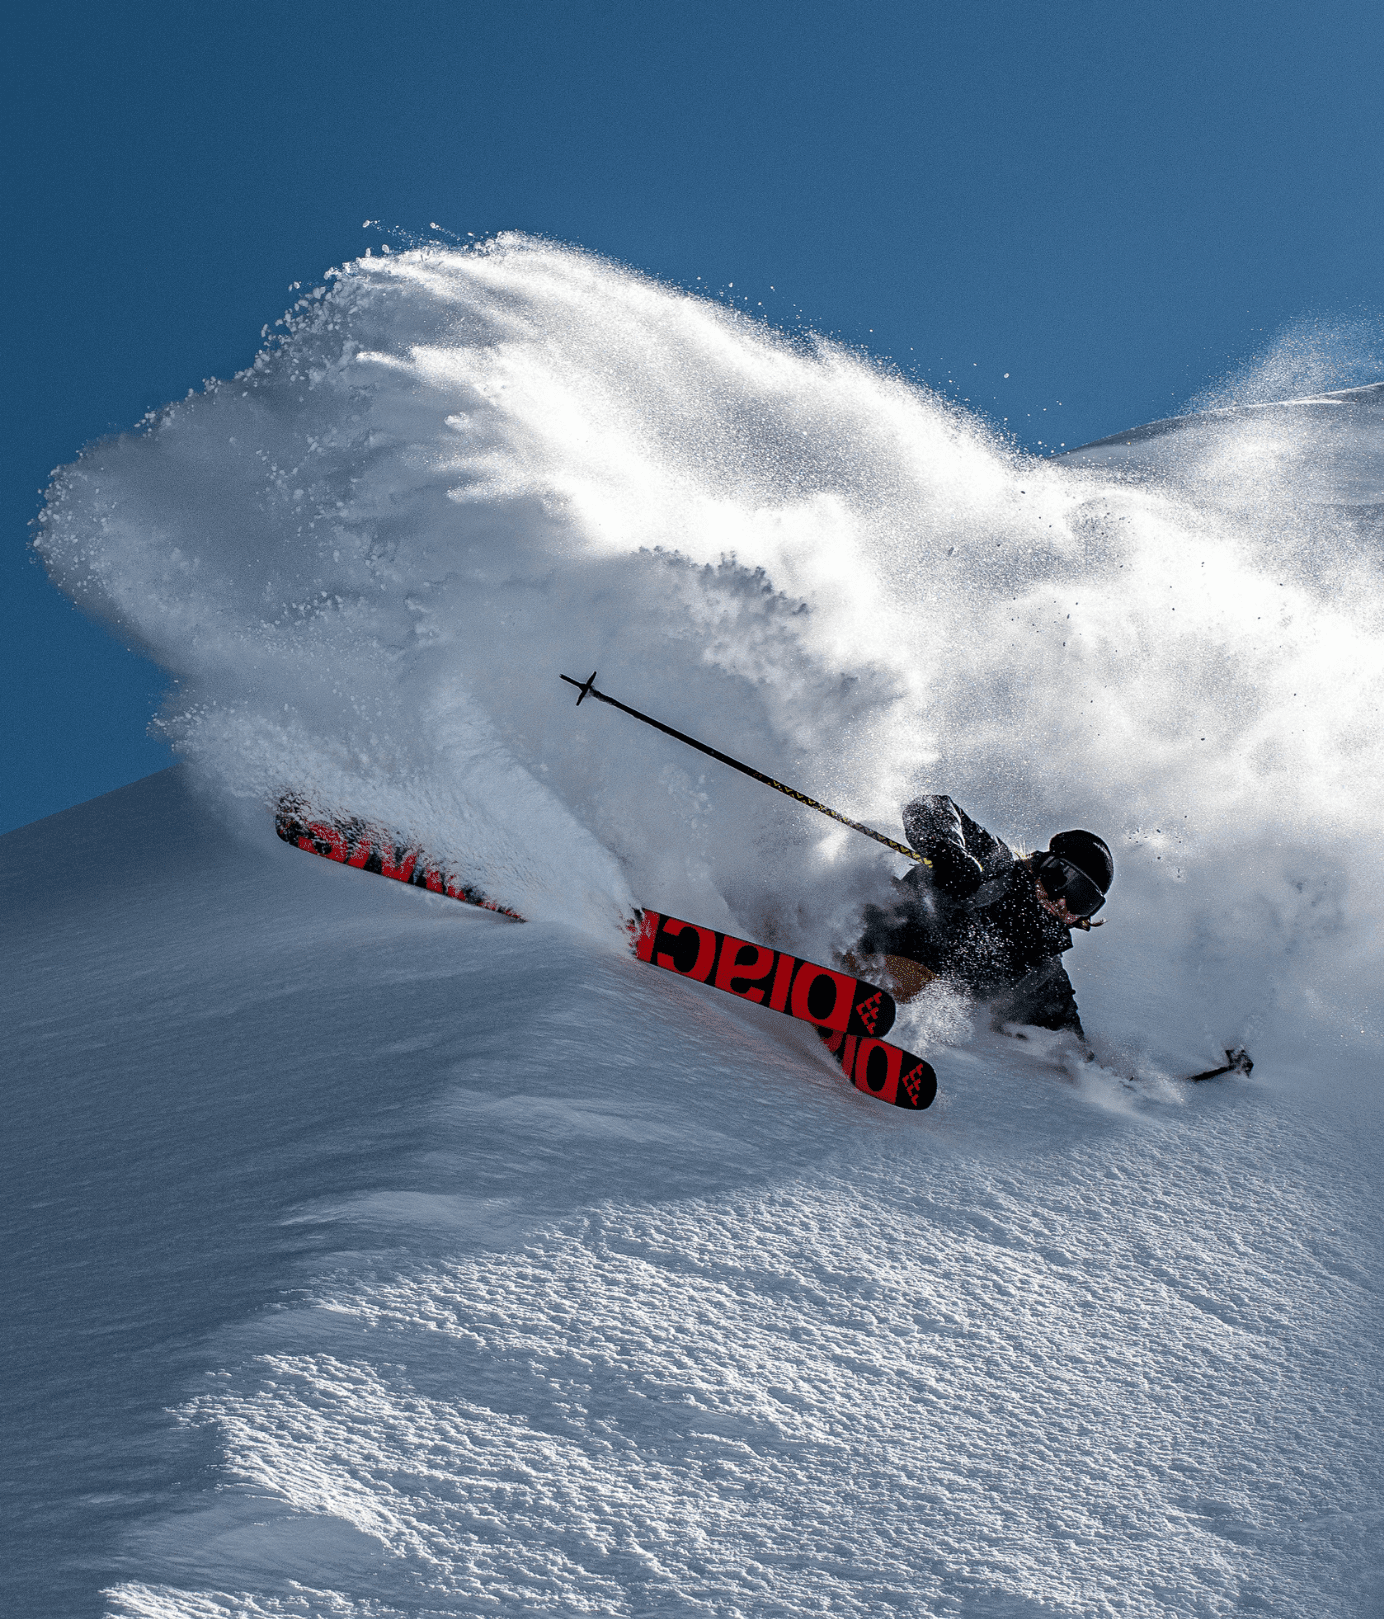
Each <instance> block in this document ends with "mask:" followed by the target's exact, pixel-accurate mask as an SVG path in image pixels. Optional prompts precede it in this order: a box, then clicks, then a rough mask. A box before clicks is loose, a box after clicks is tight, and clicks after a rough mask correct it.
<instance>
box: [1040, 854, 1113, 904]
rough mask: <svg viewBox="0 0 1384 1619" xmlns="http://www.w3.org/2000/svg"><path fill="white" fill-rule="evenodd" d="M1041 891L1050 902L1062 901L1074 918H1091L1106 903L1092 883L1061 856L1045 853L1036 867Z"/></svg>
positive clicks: (1084, 874)
mask: <svg viewBox="0 0 1384 1619" xmlns="http://www.w3.org/2000/svg"><path fill="white" fill-rule="evenodd" d="M1038 875H1039V877H1040V878H1041V879H1042V882H1043V891H1044V893H1046V894H1047V896H1048V898H1049V899H1064V900H1066V902H1067V909H1068V911H1070V912H1071V914H1072V915H1073V916H1094V915H1095V914H1096V912H1097V911H1098V910H1099V909H1100V908H1101V906H1102V905H1104V904H1105V895H1104V894H1102V893H1101V891H1100V889H1099V888H1098V887H1097V886H1096V884H1095V883H1093V882H1092V881H1091V879H1090V878H1089V877H1088V876H1087V875H1086V873H1085V872H1084V871H1080V870H1078V869H1077V867H1076V866H1074V865H1072V863H1071V862H1070V861H1069V860H1064V859H1063V858H1062V856H1061V855H1060V854H1045V855H1044V856H1043V858H1042V860H1041V862H1040V863H1039V866H1038Z"/></svg>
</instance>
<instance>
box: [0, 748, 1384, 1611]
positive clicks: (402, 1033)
mask: <svg viewBox="0 0 1384 1619" xmlns="http://www.w3.org/2000/svg"><path fill="white" fill-rule="evenodd" d="M0 851H3V857H4V874H3V880H4V884H5V887H4V894H5V907H6V914H7V916H9V917H11V918H12V919H13V921H14V923H15V924H16V925H15V926H14V927H12V928H7V930H6V941H7V949H6V955H7V960H6V962H5V983H6V986H7V997H11V998H12V999H11V1000H10V1005H9V1013H8V1035H7V1043H8V1044H9V1046H10V1049H11V1050H12V1051H13V1052H14V1054H15V1057H16V1061H15V1064H14V1067H13V1068H12V1069H11V1075H12V1079H11V1084H10V1086H9V1096H10V1104H9V1109H8V1112H9V1114H10V1120H11V1125H10V1128H9V1129H8V1130H7V1132H6V1137H7V1148H6V1158H7V1162H6V1165H5V1175H4V1185H5V1197H6V1203H7V1208H6V1230H7V1233H8V1240H7V1243H6V1249H7V1260H8V1263H9V1265H10V1266H11V1267H12V1273H11V1275H10V1277H9V1278H8V1280H7V1287H6V1297H7V1299H9V1300H10V1301H12V1303H11V1324H12V1326H14V1327H15V1328H16V1329H17V1331H16V1337H17V1339H18V1350H17V1353H12V1354H11V1355H9V1356H7V1394H8V1397H9V1398H10V1399H11V1400H13V1401H14V1405H13V1407H12V1416H13V1420H14V1424H15V1426H14V1428H13V1430H12V1432H13V1434H14V1436H15V1437H14V1441H13V1443H12V1445H9V1446H7V1457H8V1462H9V1464H10V1465H11V1466H13V1468H14V1470H15V1480H14V1483H15V1488H16V1493H17V1499H16V1500H15V1501H14V1502H13V1503H12V1506H13V1510H14V1511H15V1513H16V1514H17V1518H18V1523H19V1531H18V1533H17V1534H15V1535H14V1536H13V1537H12V1538H11V1540H10V1545H11V1555H12V1558H13V1561H12V1562H11V1568H10V1574H9V1580H10V1582H11V1589H10V1595H9V1598H8V1600H7V1603H6V1611H8V1612H16V1613H18V1612H24V1613H31V1614H42V1613H54V1614H78V1613H89V1612H97V1611H100V1604H99V1602H98V1600H97V1596H96V1593H97V1591H98V1590H99V1589H100V1588H101V1587H102V1586H109V1587H111V1588H113V1591H114V1595H113V1597H112V1599H111V1607H110V1610H109V1611H112V1612H115V1613H119V1614H157V1615H167V1614H199V1615H200V1614H219V1613H241V1614H260V1613H266V1614H280V1613H284V1614H288V1613H312V1614H337V1613H345V1614H369V1615H378V1614H392V1613H408V1614H433V1613H440V1614H456V1613H468V1614H469V1613H477V1612H497V1613H533V1612H554V1613H564V1614H565V1613H574V1612H583V1611H594V1612H605V1613H660V1614H662V1613H689V1614H691V1613H785V1614H788V1613H800V1612H813V1611H821V1610H822V1609H823V1608H824V1607H825V1608H827V1609H829V1610H830V1611H833V1612H841V1613H862V1614H863V1613H887V1612H895V1611H905V1610H910V1611H928V1612H936V1613H953V1612H956V1613H959V1612H967V1613H984V1614H1019V1613H1040V1612H1041V1613H1071V1614H1085V1613H1092V1612H1112V1613H1113V1612H1119V1613H1139V1614H1165V1613H1166V1614H1173V1613H1178V1614H1181V1613H1192V1612H1204V1613H1227V1612H1242V1611H1243V1612H1263V1611H1268V1612H1277V1613H1285V1614H1286V1613H1302V1612H1313V1613H1319V1614H1332V1615H1335V1614H1341V1615H1347V1614H1349V1615H1362V1614H1366V1613H1370V1612H1372V1611H1377V1606H1378V1603H1379V1601H1380V1599H1381V1597H1384V1559H1382V1558H1381V1554H1380V1551H1379V1546H1380V1536H1379V1529H1380V1524H1381V1510H1382V1508H1384V1504H1382V1503H1381V1499H1380V1479H1381V1463H1382V1462H1384V1454H1381V1452H1384V1439H1381V1435H1384V1389H1381V1376H1380V1356H1379V1349H1378V1345H1379V1342H1380V1329H1381V1327H1382V1326H1384V1321H1381V1307H1380V1306H1381V1297H1384V1291H1382V1284H1384V1276H1381V1267H1380V1263H1379V1244H1378V1230H1379V1218H1380V1212H1381V1198H1380V1193H1379V1190H1378V1183H1377V1179H1376V1177H1375V1173H1374V1171H1375V1167H1376V1165H1377V1162H1378V1152H1379V1147H1380V1134H1379V1129H1378V1114H1377V1111H1376V1110H1375V1106H1374V1103H1373V1102H1372V1101H1370V1102H1368V1103H1367V1102H1366V1100H1365V1099H1364V1098H1362V1097H1360V1096H1359V1095H1358V1094H1357V1095H1356V1097H1355V1100H1354V1101H1352V1102H1349V1103H1347V1102H1344V1101H1342V1100H1341V1099H1339V1098H1337V1099H1334V1100H1332V1101H1330V1102H1328V1103H1325V1104H1324V1102H1323V1098H1322V1092H1321V1088H1320V1087H1316V1088H1312V1087H1308V1088H1299V1086H1298V1085H1297V1084H1296V1083H1294V1076H1293V1075H1292V1074H1291V1073H1286V1074H1285V1073H1284V1072H1283V1071H1282V1069H1281V1068H1279V1069H1275V1065H1274V1064H1273V1063H1272V1062H1270V1063H1267V1064H1265V1066H1266V1067H1267V1068H1268V1069H1269V1071H1270V1074H1271V1075H1272V1076H1273V1077H1271V1078H1270V1079H1269V1080H1267V1081H1266V1082H1261V1080H1260V1078H1259V1070H1256V1074H1255V1076H1254V1077H1253V1078H1252V1079H1250V1080H1248V1081H1246V1080H1242V1079H1236V1080H1232V1081H1222V1082H1220V1083H1218V1084H1216V1085H1214V1086H1213V1085H1207V1086H1203V1087H1200V1088H1197V1089H1195V1090H1187V1091H1179V1092H1172V1091H1167V1090H1163V1089H1161V1088H1159V1087H1151V1088H1146V1089H1145V1090H1144V1091H1143V1092H1132V1091H1128V1090H1125V1089H1122V1088H1121V1087H1120V1086H1118V1084H1116V1083H1115V1082H1114V1081H1113V1080H1112V1079H1111V1078H1110V1077H1109V1076H1088V1077H1087V1078H1086V1080H1085V1081H1084V1083H1082V1084H1080V1085H1074V1084H1073V1083H1071V1082H1070V1080H1068V1079H1065V1078H1064V1077H1063V1075H1062V1074H1061V1072H1060V1071H1058V1070H1056V1069H1054V1068H1052V1067H1050V1066H1047V1065H1045V1064H1043V1063H1042V1062H1041V1061H1039V1060H1037V1059H1035V1058H1032V1057H1030V1056H1028V1054H1026V1053H1024V1052H1023V1050H1022V1048H1019V1047H1015V1046H1014V1045H1013V1044H1012V1043H1011V1042H1002V1041H1001V1040H1000V1039H999V1038H998V1037H976V1038H975V1039H973V1040H972V1041H970V1042H969V1043H967V1044H966V1045H965V1046H963V1047H960V1048H958V1049H955V1050H953V1051H952V1052H950V1053H949V1054H939V1057H938V1062H939V1068H940V1071H941V1079H942V1090H943V1095H942V1098H941V1099H940V1100H939V1102H938V1104H937V1105H936V1106H935V1108H934V1109H933V1111H932V1112H931V1113H929V1114H926V1115H903V1114H900V1113H898V1112H897V1111H896V1110H894V1109H889V1108H884V1107H881V1106H879V1105H878V1104H876V1103H874V1102H872V1101H870V1100H869V1099H867V1098H865V1097H862V1096H860V1095H859V1094H858V1093H855V1092H852V1091H849V1090H847V1089H846V1087H845V1086H844V1084H843V1083H842V1082H841V1080H840V1079H839V1076H837V1075H835V1074H834V1073H833V1071H832V1070H831V1069H830V1068H829V1067H828V1066H826V1064H825V1063H824V1062H823V1060H822V1058H821V1057H820V1055H819V1054H818V1053H817V1052H815V1051H814V1050H812V1037H811V1036H810V1035H807V1036H806V1038H804V1037H802V1036H801V1035H800V1034H799V1033H798V1031H797V1030H796V1029H795V1028H794V1027H793V1026H792V1025H791V1024H787V1023H785V1020H783V1019H780V1018H772V1017H768V1016H766V1015H763V1014H760V1015H759V1016H757V1017H756V1016H753V1015H751V1014H752V1013H753V1012H754V1011H755V1009H753V1008H740V1007H738V1006H736V1005H735V1004H734V1003H732V1002H729V1001H728V1000H727V999H726V997H724V996H720V997H717V996H715V994H714V992H712V991H707V990H702V989H700V988H699V987H697V986H689V985H683V984H679V983H676V982H674V981H672V980H669V979H667V978H666V976H665V975H662V974H654V973H651V972H650V971H649V970H648V969H647V968H644V967H642V966H640V965H638V964H637V963H634V962H632V961H628V960H626V959H624V958H622V957H620V956H619V955H617V954H612V953H611V952H609V951H606V950H604V949H601V948H597V947H595V946H593V944H592V943H591V942H590V941H589V940H588V939H586V938H584V937H583V936H581V935H579V934H575V933H573V932H572V931H570V930H568V929H564V928H562V927H561V926H559V925H557V924H530V925H528V926H526V927H521V926H516V925H513V924H507V923H505V922H504V921H502V920H499V919H496V918H494V917H490V916H487V915H483V914H481V913H479V912H476V911H473V910H471V909H469V908H467V907H464V906H460V905H456V904H454V903H452V902H450V901H447V900H444V899H439V898H433V897H431V896H425V895H423V894H420V893H418V892H417V891H413V890H407V889H403V888H400V887H399V886H398V885H397V884H392V883H387V882H384V881H381V880H380V879H378V878H374V877H371V876H370V875H368V874H365V873H360V872H355V871H349V870H344V869H342V868H340V867H335V866H332V865H329V864H328V863H327V862H324V861H319V860H315V859H313V858H312V857H310V856H308V855H304V854H301V853H299V852H297V851H295V850H292V849H289V848H287V847H285V846H284V845H282V844H279V843H278V842H277V841H276V840H275V839H274V838H273V836H272V833H269V832H268V831H267V829H266V828H263V827H262V828H261V829H260V833H259V835H258V836H257V837H256V836H246V835H244V834H241V835H239V836H234V837H233V836H230V835H229V834H228V833H227V832H226V830H225V827H224V825H223V823H221V822H220V821H219V820H218V818H217V817H216V815H214V814H213V813H212V812H211V811H210V810H209V809H208V808H207V807H206V806H205V805H203V804H200V803H199V802H198V801H197V800H196V798H195V797H193V796H192V795H191V794H190V793H189V791H188V788H187V785H186V782H185V780H184V779H183V778H182V777H181V775H180V773H179V772H169V773H166V774H164V775H162V776H157V777H153V778H150V779H149V780H148V781H146V782H142V783H140V784H138V785H137V786H135V787H132V788H127V789H125V790H123V791H122V792H119V793H115V794H112V795H110V796H109V797H107V798H104V799H101V800H98V801H96V802H95V803H93V804H90V805H86V806H83V807H82V808H81V809H79V810H74V811H70V812H68V813H67V814H65V815H62V816H57V817H54V818H53V819H52V820H50V821H47V822H41V823H38V824H37V825H36V826H34V827H32V828H29V829H26V830H25V831H23V832H19V833H14V834H11V835H10V836H9V837H7V838H5V839H4V840H3V841H0ZM75 851H86V855H85V857H84V858H74V853H75ZM19 939H22V941H23V944H22V948H19V949H13V948H11V946H12V945H13V943H14V941H16V940H19ZM14 1301H18V1303H19V1309H18V1311H17V1313H16V1312H15V1311H14Z"/></svg>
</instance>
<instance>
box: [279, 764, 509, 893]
mask: <svg viewBox="0 0 1384 1619" xmlns="http://www.w3.org/2000/svg"><path fill="white" fill-rule="evenodd" d="M274 830H275V831H276V832H277V833H278V834H279V836H280V837H281V838H282V839H283V840H284V842H285V843H291V844H293V845H294V846H295V848H299V849H307V850H309V851H310V852H311V853H312V854H320V855H321V856H322V857H323V859H325V860H335V861H338V862H339V863H340V864H341V865H343V866H358V867H359V868H360V869H361V870H362V871H373V872H375V873H376V874H377V875H378V876H381V877H392V878H393V879H394V881H395V882H399V883H408V884H410V885H411V886H412V887H414V888H425V889H427V891H428V892H429V893H430V894H446V895H447V897H448V898H449V899H456V900H461V901H462V903H463V904H466V905H479V906H480V908H481V909H482V910H484V911H495V912H498V914H499V915H501V916H508V917H510V918H512V919H513V920H514V921H515V922H522V921H523V920H524V918H523V917H522V916H520V914H519V913H518V911H512V910H510V908H509V907H508V906H507V905H501V904H500V902H499V900H496V899H491V897H490V896H489V895H488V894H486V893H483V892H482V891H481V890H480V889H479V888H477V887H476V886H475V885H474V884H473V883H468V882H463V881H462V879H461V878H460V877H457V876H456V875H454V874H453V873H450V872H447V871H444V870H443V869H442V868H441V867H440V866H438V865H435V864H434V863H433V862H432V861H430V860H429V859H428V858H427V857H426V856H425V855H424V854H423V852H422V851H421V850H420V849H415V848H413V847H411V846H409V845H407V844H403V843H399V842H396V841H395V840H394V839H393V838H391V837H389V836H388V834H386V833H384V832H381V831H379V830H378V828H376V827H372V826H370V825H369V824H368V823H366V822H365V821H362V820H359V819H355V818H352V819H350V820H345V821H340V820H326V819H323V818H321V817H317V818H313V817H312V814H311V811H310V810H309V809H308V807H307V806H306V805H305V804H304V803H303V801H302V800H301V799H300V798H297V797H295V796H293V795H292V794H285V795H284V796H283V797H282V798H281V799H280V800H279V802H278V805H277V807H276V809H275V813H274Z"/></svg>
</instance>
